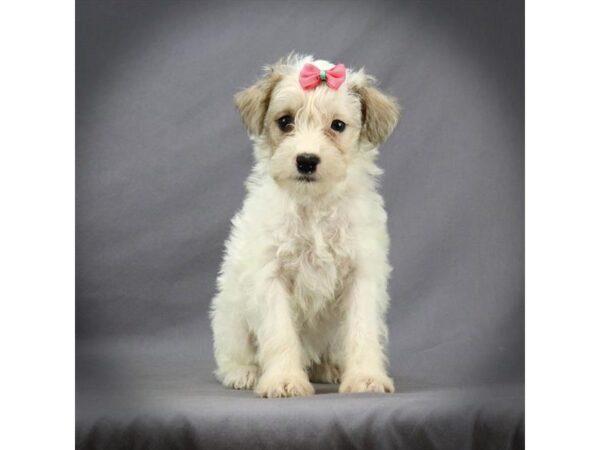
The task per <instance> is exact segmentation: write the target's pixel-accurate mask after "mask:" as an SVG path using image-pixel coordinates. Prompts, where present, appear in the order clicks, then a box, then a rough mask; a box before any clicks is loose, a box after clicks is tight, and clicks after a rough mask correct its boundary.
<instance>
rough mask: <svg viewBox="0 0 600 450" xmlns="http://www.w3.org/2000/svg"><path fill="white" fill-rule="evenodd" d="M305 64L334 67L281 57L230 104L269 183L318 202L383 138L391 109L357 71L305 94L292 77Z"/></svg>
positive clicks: (392, 118)
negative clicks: (264, 166) (265, 168)
mask: <svg viewBox="0 0 600 450" xmlns="http://www.w3.org/2000/svg"><path fill="white" fill-rule="evenodd" d="M306 62H311V63H312V64H314V65H315V66H317V67H318V68H319V69H321V70H327V69H329V68H331V67H332V66H333V64H331V63H328V62H326V61H314V62H313V61H312V60H311V59H310V58H302V59H301V58H298V57H291V58H288V60H287V61H285V62H280V63H277V64H275V65H274V66H271V67H268V68H267V73H266V74H265V76H264V77H263V78H262V79H261V80H260V81H259V82H258V83H257V84H255V85H254V86H252V87H250V88H248V89H246V90H244V91H242V92H240V93H239V94H238V95H237V96H236V104H237V107H238V109H239V111H240V114H241V115H242V119H243V120H244V123H245V125H246V127H247V128H248V131H249V133H250V135H251V136H252V137H253V138H254V139H255V140H256V143H257V157H258V158H259V159H262V160H264V161H265V162H266V163H267V165H268V171H269V173H270V175H271V176H272V178H273V179H274V180H275V181H276V182H277V183H278V184H279V185H280V186H281V187H283V188H284V189H287V190H289V191H290V192H292V193H295V194H299V195H309V196H318V195H322V194H324V193H327V192H331V191H332V190H334V188H335V187H336V186H338V185H340V184H341V183H343V181H344V180H345V179H346V176H347V173H348V170H349V168H350V167H351V166H352V164H356V163H359V161H360V159H361V153H362V152H368V151H370V150H372V149H373V148H375V147H377V146H378V145H379V144H381V143H382V142H383V141H384V140H385V139H386V138H387V137H388V136H389V134H390V133H391V132H392V130H393V128H394V126H395V125H396V122H397V120H398V107H397V105H396V103H395V101H394V100H393V99H392V98H390V97H387V96H386V95H384V94H383V93H381V92H380V91H378V90H377V89H376V88H375V87H374V86H373V79H372V78H370V77H368V76H367V75H365V74H364V73H363V72H362V71H359V72H351V71H348V72H347V74H346V80H345V81H344V83H342V85H341V86H340V87H339V88H338V89H337V90H334V89H332V88H330V87H328V86H327V84H326V83H321V84H320V85H318V86H317V87H315V88H313V89H307V90H305V89H303V88H302V86H301V85H300V82H299V74H300V70H301V69H302V67H303V65H304V64H305V63H306Z"/></svg>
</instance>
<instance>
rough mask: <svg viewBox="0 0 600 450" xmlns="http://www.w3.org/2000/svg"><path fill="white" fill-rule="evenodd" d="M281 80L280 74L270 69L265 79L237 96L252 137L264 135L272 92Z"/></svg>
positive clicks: (236, 99) (240, 109)
mask: <svg viewBox="0 0 600 450" xmlns="http://www.w3.org/2000/svg"><path fill="white" fill-rule="evenodd" d="M280 79H281V75H280V74H278V73H276V72H275V71H274V70H273V69H269V70H268V73H267V74H266V75H265V76H264V78H262V79H260V80H259V81H258V82H257V83H256V84H254V85H253V86H250V87H249V88H247V89H244V90H243V91H241V92H238V93H237V94H236V95H235V105H236V107H237V109H238V111H239V112H240V115H241V116H242V120H243V122H244V125H245V126H246V128H247V129H248V132H249V133H250V135H252V136H258V135H260V134H261V133H262V131H263V127H264V121H265V114H266V112H267V108H268V107H269V102H270V101H271V92H272V91H273V88H274V87H275V85H276V84H277V82H278V81H279V80H280Z"/></svg>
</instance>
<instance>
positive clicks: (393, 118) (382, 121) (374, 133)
mask: <svg viewBox="0 0 600 450" xmlns="http://www.w3.org/2000/svg"><path fill="white" fill-rule="evenodd" d="M354 90H355V91H356V93H357V94H358V96H359V97H360V101H361V107H362V130H361V134H362V136H363V137H364V138H365V139H366V140H367V141H369V142H370V143H372V144H373V146H378V145H381V144H382V143H383V142H384V141H385V140H386V139H387V138H388V137H389V135H390V134H392V131H394V128H395V127H396V124H397V123H398V119H399V117H400V107H399V106H398V103H397V102H396V100H395V99H394V98H392V97H390V96H387V95H385V94H384V93H383V92H381V91H379V90H378V89H377V88H375V87H373V86H370V85H362V86H356V87H355V88H354Z"/></svg>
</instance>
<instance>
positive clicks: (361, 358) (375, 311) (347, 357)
mask: <svg viewBox="0 0 600 450" xmlns="http://www.w3.org/2000/svg"><path fill="white" fill-rule="evenodd" d="M381 286H385V280H378V279H377V276H373V274H370V275H367V274H364V275H360V274H357V275H356V276H355V278H354V279H353V280H352V281H351V285H350V286H349V287H348V289H347V290H346V292H345V295H344V299H343V301H344V303H345V305H346V308H347V310H346V316H345V321H344V323H343V333H342V340H343V342H342V345H343V372H342V383H341V385H340V392H393V391H394V382H393V381H392V379H391V378H390V377H388V375H387V373H386V357H385V352H384V342H385V339H386V334H387V328H386V325H385V321H384V313H385V305H387V294H386V292H385V290H384V288H382V287H381Z"/></svg>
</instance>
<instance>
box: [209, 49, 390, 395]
mask: <svg viewBox="0 0 600 450" xmlns="http://www.w3.org/2000/svg"><path fill="white" fill-rule="evenodd" d="M306 62H313V63H314V64H315V65H317V66H318V67H319V68H323V69H327V68H329V67H331V63H328V62H326V61H313V60H312V58H311V57H300V56H295V55H291V56H290V57H288V58H287V59H285V60H282V61H280V62H279V63H277V64H275V65H273V66H269V67H267V69H266V73H265V76H264V77H263V78H262V79H261V80H259V82H258V83H257V84H255V85H254V86H252V87H250V88H248V89H246V90H244V91H243V92H241V93H240V94H238V96H237V97H236V103H237V106H238V109H239V110H240V113H241V115H242V118H243V120H244V123H245V124H246V126H247V128H248V130H249V133H250V135H251V137H252V139H253V141H254V148H255V158H256V164H255V166H254V168H253V170H252V174H251V175H250V177H249V179H248V182H247V191H248V194H247V198H246V200H245V202H244V204H243V207H242V209H241V210H240V211H239V212H238V213H237V215H236V216H235V217H234V219H233V221H232V222H233V227H232V230H231V235H230V237H229V239H228V241H227V243H226V252H225V258H224V261H223V265H222V268H221V272H220V276H219V278H218V294H217V295H216V297H215V298H214V300H213V303H212V310H211V318H212V328H213V333H214V351H215V358H216V361H217V366H218V367H217V370H216V375H217V377H218V379H219V380H220V381H221V382H222V383H223V384H224V385H225V386H229V387H233V388H236V389H255V392H256V393H257V394H258V395H260V396H265V397H287V396H300V395H309V394H312V393H313V392H314V389H313V387H312V385H311V384H310V381H319V382H333V383H341V384H340V392H363V391H374V392H392V391H393V389H394V386H393V382H392V380H391V378H390V377H389V376H388V375H387V373H386V364H387V361H386V356H385V346H386V341H387V327H386V324H385V312H386V309H387V306H388V294H387V281H388V276H389V273H390V270H391V268H390V266H389V264H388V260H387V253H388V245H389V239H388V233H387V228H386V213H385V210H384V206H383V199H382V197H381V196H380V195H379V194H378V193H377V177H378V175H379V174H380V173H381V170H380V169H379V168H378V167H377V166H376V164H375V159H376V156H377V153H378V151H377V147H378V146H379V144H381V143H382V142H383V141H384V140H385V139H386V138H387V137H388V135H389V134H390V133H391V131H392V130H393V128H394V126H395V124H396V122H397V119H398V108H397V106H396V103H395V102H394V101H393V99H391V98H389V97H387V96H385V95H384V94H382V93H381V92H380V91H379V90H377V89H376V88H375V86H374V80H373V79H372V78H371V77H368V76H367V75H365V74H364V72H363V71H362V70H359V71H348V74H347V79H346V82H345V83H344V84H343V85H342V87H341V88H340V89H339V90H337V91H334V90H332V89H330V88H328V87H327V86H326V85H325V84H322V85H321V86H319V87H317V88H316V89H313V90H309V91H304V90H302V89H301V87H300V85H299V83H298V74H299V71H300V69H301V67H302V66H303V65H304V63H306ZM285 114H290V115H291V116H292V117H293V119H294V124H293V127H292V129H291V130H286V131H282V130H280V129H279V128H278V126H277V119H278V118H279V117H281V116H282V115H285ZM334 119H338V120H342V121H344V122H345V123H346V129H345V130H344V131H343V132H341V133H339V132H336V131H333V130H332V129H331V128H330V124H331V122H332V120H334ZM307 152H308V153H312V154H316V155H318V156H319V158H320V160H321V162H320V163H319V165H318V166H317V171H316V173H315V179H314V180H313V181H312V182H306V181H303V180H300V179H298V171H297V168H296V156H297V155H298V154H300V153H307ZM309 379H310V381H309Z"/></svg>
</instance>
